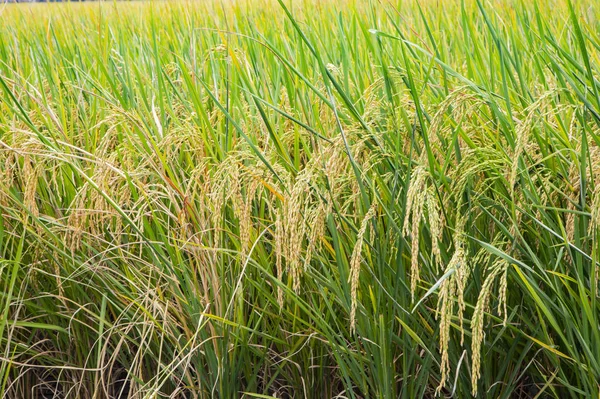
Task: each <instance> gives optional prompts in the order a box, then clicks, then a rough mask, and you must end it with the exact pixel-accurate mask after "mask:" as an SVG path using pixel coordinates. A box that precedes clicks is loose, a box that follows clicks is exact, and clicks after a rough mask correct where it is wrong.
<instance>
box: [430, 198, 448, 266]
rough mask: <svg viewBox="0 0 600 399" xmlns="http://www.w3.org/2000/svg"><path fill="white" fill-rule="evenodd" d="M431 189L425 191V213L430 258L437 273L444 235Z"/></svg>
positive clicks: (441, 217)
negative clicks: (427, 221) (428, 230)
mask: <svg viewBox="0 0 600 399" xmlns="http://www.w3.org/2000/svg"><path fill="white" fill-rule="evenodd" d="M436 197H437V196H436V192H435V189H434V188H433V187H430V188H429V190H427V213H428V215H429V229H430V233H431V255H432V256H431V258H432V263H433V264H434V265H435V268H436V270H438V271H439V269H440V266H441V263H442V254H441V248H440V245H441V242H442V237H443V234H444V230H443V227H444V218H443V213H442V211H441V210H440V206H439V204H438V201H437V198H436Z"/></svg>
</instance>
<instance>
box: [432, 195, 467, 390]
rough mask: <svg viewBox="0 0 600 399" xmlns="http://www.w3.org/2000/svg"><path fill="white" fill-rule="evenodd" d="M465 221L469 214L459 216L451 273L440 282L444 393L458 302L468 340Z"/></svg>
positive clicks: (441, 366) (447, 272) (449, 264)
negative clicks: (465, 315) (455, 304)
mask: <svg viewBox="0 0 600 399" xmlns="http://www.w3.org/2000/svg"><path fill="white" fill-rule="evenodd" d="M459 208H460V207H459ZM465 223H466V217H465V216H462V215H459V216H457V221H456V232H455V237H454V254H453V255H452V258H451V259H450V262H448V265H447V266H446V270H445V273H444V274H448V277H447V278H446V279H445V280H444V281H443V282H442V284H441V285H440V293H439V296H438V306H437V309H438V312H437V315H436V318H437V317H440V339H439V345H440V354H441V362H440V369H441V374H442V375H441V378H440V384H439V386H438V388H437V392H438V393H439V392H441V390H442V388H443V387H444V386H445V384H446V381H447V379H448V373H449V372H450V360H449V357H448V352H449V347H450V328H451V323H452V317H453V316H454V303H455V302H456V303H457V304H458V314H457V318H458V319H459V323H460V330H461V345H462V344H463V339H464V329H463V325H462V324H463V318H462V316H463V312H464V309H465V301H464V288H465V285H466V281H467V277H468V275H469V271H470V269H469V265H468V264H467V255H466V248H465V247H466V240H465V235H464V234H465V233H464V228H465ZM438 315H439V316H438Z"/></svg>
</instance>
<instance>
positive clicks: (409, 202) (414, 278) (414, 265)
mask: <svg viewBox="0 0 600 399" xmlns="http://www.w3.org/2000/svg"><path fill="white" fill-rule="evenodd" d="M427 175H428V174H427V170H426V169H425V168H424V167H422V166H417V167H416V168H415V170H414V171H413V173H412V175H411V178H410V184H409V186H408V192H407V194H406V215H405V217H404V225H403V227H402V233H403V234H404V235H405V236H408V235H410V236H411V256H410V259H411V262H410V291H411V295H412V299H413V301H414V296H415V291H416V289H417V282H418V281H419V279H420V277H419V233H420V228H419V227H420V223H421V218H422V216H423V208H424V205H425V201H426V198H425V196H424V195H423V192H424V190H425V185H426V178H427Z"/></svg>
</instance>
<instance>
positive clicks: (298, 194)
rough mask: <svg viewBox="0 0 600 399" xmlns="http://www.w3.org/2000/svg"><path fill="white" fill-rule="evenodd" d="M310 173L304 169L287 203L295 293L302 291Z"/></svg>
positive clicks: (290, 269)
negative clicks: (303, 212)
mask: <svg viewBox="0 0 600 399" xmlns="http://www.w3.org/2000/svg"><path fill="white" fill-rule="evenodd" d="M310 177H311V176H310V172H309V171H308V170H307V169H304V171H303V173H302V174H301V176H299V177H298V179H297V180H296V183H295V184H294V186H293V188H292V190H291V193H290V196H289V198H288V200H287V201H286V202H285V213H284V214H285V224H286V232H287V237H286V246H285V253H286V261H287V267H288V272H289V275H290V277H291V279H292V286H293V288H294V291H295V292H299V291H300V277H301V275H302V269H303V267H302V266H301V264H300V258H301V251H302V241H303V240H304V236H305V234H306V223H305V221H304V220H303V218H302V210H303V209H304V208H305V206H304V205H305V202H304V197H305V195H306V193H307V191H308V190H309V181H310Z"/></svg>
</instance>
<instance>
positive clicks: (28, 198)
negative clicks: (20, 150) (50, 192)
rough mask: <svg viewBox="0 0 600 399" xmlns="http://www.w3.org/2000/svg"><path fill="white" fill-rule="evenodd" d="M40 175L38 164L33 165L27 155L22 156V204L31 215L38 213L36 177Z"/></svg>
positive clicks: (34, 215) (35, 215)
mask: <svg viewBox="0 0 600 399" xmlns="http://www.w3.org/2000/svg"><path fill="white" fill-rule="evenodd" d="M39 177H40V167H39V165H35V166H34V162H33V161H32V159H31V157H30V156H29V155H25V156H24V157H23V185H24V189H23V205H25V208H26V209H27V210H28V211H29V212H30V213H31V215H32V216H33V217H37V216H38V215H39V210H38V206H37V203H36V199H35V193H36V191H37V186H38V179H39Z"/></svg>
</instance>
